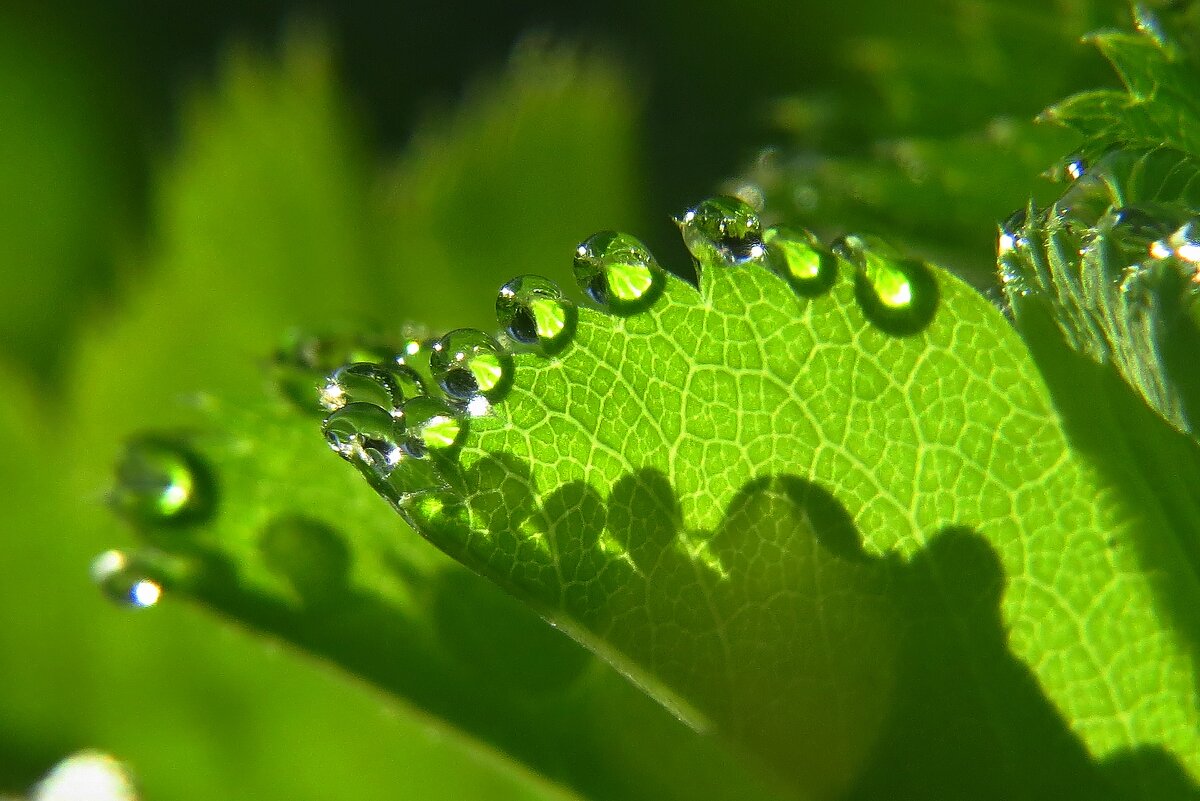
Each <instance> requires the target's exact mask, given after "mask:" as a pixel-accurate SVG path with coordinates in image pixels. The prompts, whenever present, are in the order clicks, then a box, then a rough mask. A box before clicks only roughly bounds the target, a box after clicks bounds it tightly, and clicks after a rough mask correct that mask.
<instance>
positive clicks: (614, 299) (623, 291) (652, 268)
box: [573, 231, 667, 315]
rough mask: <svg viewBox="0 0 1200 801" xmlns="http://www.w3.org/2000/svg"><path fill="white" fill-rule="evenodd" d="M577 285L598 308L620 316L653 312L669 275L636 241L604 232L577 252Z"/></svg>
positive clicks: (597, 234)
mask: <svg viewBox="0 0 1200 801" xmlns="http://www.w3.org/2000/svg"><path fill="white" fill-rule="evenodd" d="M573 266H574V272H575V281H576V283H578V284H579V288H580V289H582V290H583V292H584V293H585V294H586V295H587V296H588V297H589V298H590V299H591V300H592V301H593V302H595V303H596V304H597V305H598V306H601V307H602V308H604V309H606V310H608V311H610V312H612V313H614V314H619V315H626V314H633V313H635V312H639V311H642V310H644V309H647V308H649V307H650V306H652V305H653V304H654V301H656V300H658V297H659V296H660V295H661V294H662V291H663V289H664V287H665V286H666V281H667V274H666V272H665V271H664V270H663V269H662V267H660V266H659V264H658V261H657V260H655V258H654V256H653V255H652V254H651V253H650V251H649V250H648V249H647V248H646V246H645V245H643V244H642V242H641V241H640V240H639V239H637V238H636V237H633V236H630V235H629V234H623V233H619V232H617V231H600V232H599V233H596V234H593V235H592V236H590V237H588V238H587V239H586V240H585V241H583V242H582V243H580V245H579V247H577V248H576V249H575V260H574V265H573Z"/></svg>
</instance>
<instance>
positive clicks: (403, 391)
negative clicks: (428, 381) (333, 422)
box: [321, 362, 425, 411]
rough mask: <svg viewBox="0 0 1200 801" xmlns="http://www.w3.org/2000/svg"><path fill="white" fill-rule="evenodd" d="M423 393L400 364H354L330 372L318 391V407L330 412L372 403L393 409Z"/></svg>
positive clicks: (413, 374) (417, 381) (418, 381)
mask: <svg viewBox="0 0 1200 801" xmlns="http://www.w3.org/2000/svg"><path fill="white" fill-rule="evenodd" d="M424 392H425V385H424V383H423V382H422V381H421V377H420V376H419V375H417V373H416V371H415V370H413V369H412V368H411V367H408V366H406V365H402V364H396V363H395V362H393V363H391V364H371V363H368V362H356V363H355V364H348V365H346V366H345V367H339V368H338V369H337V370H334V371H333V373H332V374H331V375H330V376H329V379H328V380H327V381H326V382H325V386H324V387H323V388H322V389H321V405H322V406H324V407H325V408H326V409H329V410H330V411H333V410H335V409H340V408H342V407H343V406H345V405H346V404H347V403H373V404H375V405H376V406H381V407H383V408H385V409H394V408H395V407H397V406H399V405H400V404H401V403H403V402H404V401H405V400H406V399H408V398H412V397H415V396H416V395H420V394H423V393H424Z"/></svg>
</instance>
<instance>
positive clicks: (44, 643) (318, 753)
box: [0, 373, 563, 801]
mask: <svg viewBox="0 0 1200 801" xmlns="http://www.w3.org/2000/svg"><path fill="white" fill-rule="evenodd" d="M0 389H2V390H3V392H2V394H3V397H4V399H5V409H6V413H5V414H4V415H3V416H2V417H0V438H2V439H3V441H4V442H5V448H4V450H3V452H2V453H0V486H3V488H4V497H5V500H6V503H5V522H4V531H5V536H3V537H0V676H2V677H3V682H0V720H3V722H4V724H3V726H0V793H4V792H14V793H15V792H21V791H24V790H26V789H28V787H29V786H30V785H31V784H32V783H33V781H34V780H35V779H37V778H38V777H39V776H40V775H41V774H43V773H44V772H45V771H46V770H48V769H49V768H50V767H51V766H52V765H54V763H56V762H57V761H58V760H59V759H61V758H62V757H64V756H66V755H67V754H69V753H71V752H73V751H76V750H79V749H81V748H100V749H103V750H105V751H107V752H109V753H112V754H114V755H116V756H118V757H119V758H121V759H122V760H123V761H126V762H128V763H129V766H130V768H131V770H132V772H133V774H134V775H135V776H136V777H137V780H138V783H139V785H140V786H141V789H142V790H143V791H144V796H143V797H145V798H157V799H177V800H178V801H202V800H204V799H212V798H215V797H219V796H222V795H224V794H227V793H228V791H229V788H231V787H236V788H237V789H238V793H239V794H240V795H242V796H244V797H248V798H249V797H259V798H294V799H312V801H316V799H324V798H329V797H330V796H331V795H334V796H336V795H340V794H341V792H342V788H354V795H355V797H356V798H359V799H364V800H365V799H380V801H382V799H389V798H396V797H397V796H398V795H399V796H409V797H416V798H447V799H450V798H455V799H457V798H462V799H473V798H477V799H488V801H491V799H506V801H551V800H552V799H556V798H557V799H561V798H563V795H562V794H559V793H556V792H554V791H550V790H547V789H546V788H544V787H543V788H541V789H538V788H537V787H530V786H528V784H527V783H526V782H525V781H524V780H523V779H522V778H521V777H519V776H514V775H513V773H512V771H511V769H510V768H509V767H508V766H506V765H503V764H501V763H498V762H496V761H495V760H494V758H493V757H491V756H489V755H487V754H485V753H483V752H481V751H480V750H479V749H477V748H472V747H471V746H470V745H469V744H467V743H464V742H463V741H461V740H459V739H458V738H447V737H445V736H444V735H443V734H442V733H441V732H440V730H438V729H437V728H436V727H431V726H430V725H429V723H428V721H427V720H425V719H423V718H422V717H421V716H418V715H413V714H412V713H410V712H408V711H406V710H405V709H404V708H401V707H396V706H394V705H392V704H391V703H389V702H388V701H387V700H386V699H384V698H381V697H380V696H379V695H377V694H375V693H372V692H367V691H364V689H363V687H361V686H356V685H354V684H351V683H348V682H346V681H345V680H344V679H343V678H342V677H340V676H338V675H336V674H333V673H331V672H330V671H329V670H328V669H327V668H325V667H323V666H321V665H319V664H316V663H314V662H313V661H312V660H310V659H305V658H303V657H301V656H300V655H298V654H296V653H294V652H290V651H286V650H281V649H280V648H278V647H277V646H276V645H272V644H270V643H264V642H263V641H262V640H261V639H259V638H257V637H251V636H248V634H247V633H246V632H245V631H244V630H242V629H240V628H237V627H232V626H229V625H228V624H226V623H224V622H221V621H219V620H217V619H215V618H213V617H212V616H210V615H206V614H202V613H200V612H199V610H196V609H194V608H190V607H188V606H186V605H183V604H179V603H176V602H175V600H173V599H172V598H171V597H170V596H169V595H168V597H167V598H166V599H165V600H164V601H163V602H162V603H161V605H160V606H159V607H158V608H156V609H152V610H141V611H140V612H138V611H134V610H130V609H127V608H118V607H116V606H114V605H113V604H110V603H108V602H106V601H105V600H104V599H103V598H102V596H101V594H100V592H99V591H98V590H97V588H96V587H95V586H93V584H92V582H91V580H90V579H89V577H88V564H89V562H90V561H91V559H92V557H93V556H95V555H96V554H97V553H99V552H100V551H101V550H102V549H104V548H107V547H109V546H111V545H112V544H113V540H112V536H111V532H110V531H109V527H108V526H107V525H106V522H105V515H104V511H105V510H104V509H103V508H102V507H103V492H102V491H103V489H104V485H105V484H107V482H108V479H107V477H106V476H104V475H103V474H99V473H98V474H95V475H93V476H92V477H91V482H92V483H91V484H90V486H88V487H87V489H86V492H84V491H81V490H80V489H79V488H78V487H76V486H74V485H71V484H69V483H67V482H65V481H64V478H65V477H66V474H68V473H69V472H70V470H71V464H70V462H72V461H77V460H79V459H81V458H86V457H84V456H83V455H82V454H80V453H79V452H78V449H79V447H80V443H79V442H78V441H76V440H74V439H73V438H72V437H71V435H70V432H69V431H67V430H65V429H64V427H63V426H62V424H61V422H59V421H58V420H57V419H56V418H55V417H52V416H50V415H47V414H46V412H47V409H46V407H45V406H44V404H42V403H41V402H40V400H39V399H38V396H37V395H35V394H34V393H33V392H32V391H31V390H30V389H29V388H28V387H27V385H26V382H24V381H23V380H22V379H21V377H19V376H17V375H14V374H12V373H4V374H2V375H0Z"/></svg>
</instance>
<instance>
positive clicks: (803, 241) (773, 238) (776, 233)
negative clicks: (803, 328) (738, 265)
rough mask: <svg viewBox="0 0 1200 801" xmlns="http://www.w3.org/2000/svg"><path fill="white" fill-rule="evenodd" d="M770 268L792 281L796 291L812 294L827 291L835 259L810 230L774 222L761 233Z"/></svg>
mask: <svg viewBox="0 0 1200 801" xmlns="http://www.w3.org/2000/svg"><path fill="white" fill-rule="evenodd" d="M763 241H764V242H766V246H767V255H768V258H769V263H770V265H771V269H773V270H774V271H775V272H776V273H777V274H778V275H780V276H781V277H782V278H783V279H784V280H786V281H787V282H788V283H789V284H791V286H792V289H793V290H795V292H796V293H797V294H799V295H804V296H805V297H812V296H814V295H820V294H822V293H824V292H827V291H829V289H830V288H831V287H832V286H833V283H834V281H835V280H837V259H836V258H835V257H834V255H833V254H832V253H830V252H829V251H828V250H826V249H825V248H824V247H822V246H821V243H820V241H819V240H818V239H817V237H816V236H814V235H813V234H812V233H810V232H808V231H805V230H803V229H800V228H790V227H787V226H776V227H773V228H768V229H767V232H766V233H765V234H764V235H763Z"/></svg>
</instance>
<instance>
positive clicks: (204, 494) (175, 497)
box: [110, 436, 215, 524]
mask: <svg viewBox="0 0 1200 801" xmlns="http://www.w3.org/2000/svg"><path fill="white" fill-rule="evenodd" d="M214 489H215V488H214V486H213V480H212V476H211V473H210V472H209V470H208V469H207V468H206V467H205V465H204V464H203V463H202V462H201V461H200V459H199V458H198V457H196V456H195V455H193V454H192V453H190V452H189V451H188V450H186V449H185V448H183V447H182V446H180V445H178V444H176V443H174V442H171V441H169V440H167V439H161V438H157V437H148V436H147V437H138V438H135V439H132V440H130V442H129V443H127V444H126V446H125V451H124V453H123V454H122V456H121V459H120V461H119V462H118V463H117V468H116V485H115V486H114V487H113V490H112V493H111V495H110V499H111V503H112V506H113V508H115V509H116V510H117V511H118V512H119V513H120V514H122V515H124V516H126V517H127V518H129V519H130V520H132V521H133V522H135V523H143V524H168V523H170V524H174V523H186V522H192V521H195V520H199V519H201V518H204V517H206V516H207V515H208V514H209V513H210V512H211V511H212V506H213V503H214V494H215V492H214Z"/></svg>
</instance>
